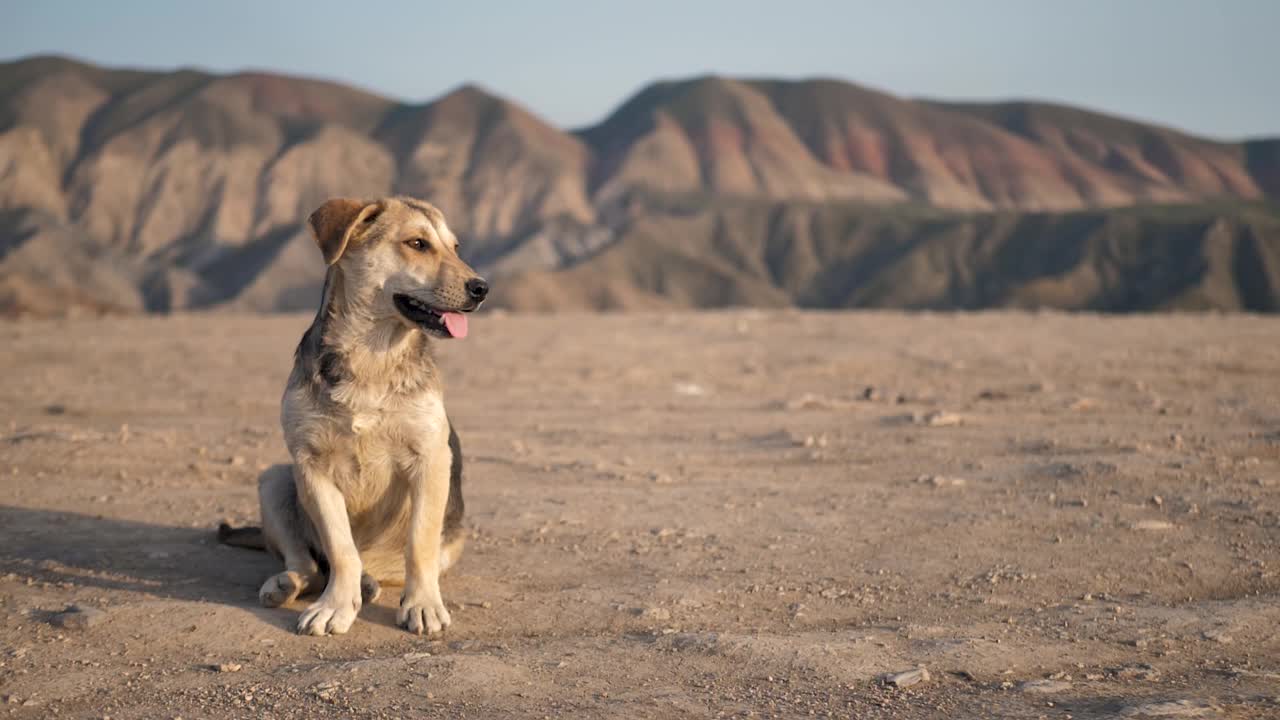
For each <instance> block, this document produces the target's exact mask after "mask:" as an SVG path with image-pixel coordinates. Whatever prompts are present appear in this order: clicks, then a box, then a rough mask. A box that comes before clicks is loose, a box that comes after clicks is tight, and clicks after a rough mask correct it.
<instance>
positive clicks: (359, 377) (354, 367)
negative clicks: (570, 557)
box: [313, 266, 438, 390]
mask: <svg viewBox="0 0 1280 720" xmlns="http://www.w3.org/2000/svg"><path fill="white" fill-rule="evenodd" d="M378 292H379V291H378V290H376V289H373V288H368V289H365V290H364V291H356V290H355V289H353V287H352V286H351V284H349V283H346V282H344V280H343V275H342V271H341V270H340V269H339V268H337V267H336V266H335V267H332V268H330V269H329V272H328V275H327V276H326V278H325V289H324V296H323V298H322V300H321V305H320V311H319V313H317V315H316V321H315V323H314V325H313V331H316V332H318V333H319V335H318V337H319V341H320V342H319V346H320V347H319V348H318V349H319V355H320V357H324V356H325V355H326V354H332V355H336V356H337V360H338V362H339V363H340V364H341V367H340V368H337V369H336V372H335V373H334V374H335V375H337V376H339V377H341V378H342V379H343V380H346V381H347V382H357V381H366V380H367V381H368V382H372V383H377V384H386V385H389V386H394V388H398V389H403V390H413V389H416V388H417V387H419V386H421V385H424V384H426V382H432V381H434V382H438V379H437V378H436V375H437V373H436V367H435V359H434V357H433V353H432V342H431V339H430V338H428V337H427V335H426V334H425V333H423V332H422V331H421V330H417V329H414V328H410V327H407V326H406V325H405V323H404V322H403V321H402V320H401V319H400V318H399V317H396V316H394V315H393V316H387V315H385V314H381V313H379V312H378V310H377V308H376V302H375V301H376V299H377V293H378ZM321 364H322V367H321V368H320V370H321V372H324V371H325V370H326V368H324V367H323V364H324V361H323V360H322V361H321ZM326 379H327V380H330V381H332V380H333V379H334V378H326ZM388 389H391V388H388Z"/></svg>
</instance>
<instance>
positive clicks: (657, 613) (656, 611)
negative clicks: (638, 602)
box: [640, 607, 671, 620]
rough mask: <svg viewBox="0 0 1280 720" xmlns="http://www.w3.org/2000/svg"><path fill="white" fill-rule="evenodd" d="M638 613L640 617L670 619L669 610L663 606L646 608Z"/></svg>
mask: <svg viewBox="0 0 1280 720" xmlns="http://www.w3.org/2000/svg"><path fill="white" fill-rule="evenodd" d="M640 614H641V616H642V617H646V618H648V619H650V620H670V619H671V611H670V610H668V609H666V608H664V607H651V608H646V609H645V610H644V611H643V612H641V613H640Z"/></svg>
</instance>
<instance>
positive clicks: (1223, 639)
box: [1204, 630, 1235, 645]
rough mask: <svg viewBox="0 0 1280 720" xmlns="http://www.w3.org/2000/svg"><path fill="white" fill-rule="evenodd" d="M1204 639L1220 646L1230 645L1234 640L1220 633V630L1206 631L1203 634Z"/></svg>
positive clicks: (1223, 632) (1222, 632)
mask: <svg viewBox="0 0 1280 720" xmlns="http://www.w3.org/2000/svg"><path fill="white" fill-rule="evenodd" d="M1204 639H1205V640H1211V641H1213V642H1216V643H1221V644H1222V645H1230V644H1231V643H1233V642H1235V638H1233V637H1231V636H1230V635H1228V634H1227V633H1226V632H1225V631H1222V630H1206V631H1205V632H1204Z"/></svg>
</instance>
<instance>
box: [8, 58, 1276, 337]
mask: <svg viewBox="0 0 1280 720" xmlns="http://www.w3.org/2000/svg"><path fill="white" fill-rule="evenodd" d="M392 193H397V194H407V195H413V196H417V197H421V198H424V199H426V200H429V201H431V202H433V203H435V204H436V205H438V206H439V207H440V208H441V209H442V210H443V211H444V212H445V214H446V216H447V218H448V219H449V223H450V226H451V227H453V228H454V230H455V231H456V232H457V234H458V235H459V237H460V239H461V240H462V242H463V249H464V255H465V256H466V257H467V258H468V259H469V260H470V261H471V262H473V264H475V265H476V267H477V268H479V269H481V270H482V271H484V272H485V273H486V274H488V275H490V276H491V280H492V281H493V284H494V287H495V291H494V295H493V298H494V301H495V303H496V304H498V305H501V306H505V307H510V308H515V309H536V310H557V309H566V308H595V309H632V308H678V307H723V306H733V305H755V306H770V307H785V306H800V307H815V308H847V307H908V308H936V309H952V308H984V307H1057V308H1067V309H1087V310H1102V311H1130V310H1157V309H1214V308H1216V309H1224V310H1241V309H1243V310H1253V311H1276V310H1280V139H1257V140H1250V141H1244V142H1221V141H1216V140H1210V139H1205V138H1200V137H1195V136H1192V135H1190V134H1187V133H1183V132H1179V131H1177V130H1174V129H1170V128H1166V127H1161V126H1158V125H1154V124H1150V123H1143V122H1137V121H1133V120H1127V119H1122V118H1118V117H1113V116H1109V115H1105V114H1101V113H1096V112H1090V111H1087V110H1083V109H1079V108H1073V107H1067V106H1062V105H1054V104H1049V103H1039V102H1007V103H987V104H982V103H955V102H947V103H943V102H932V101H926V100H907V99H903V98H899V97H895V96H893V95H890V94H886V93H883V92H878V91H875V90H871V89H868V88H864V87H860V86H858V85H854V84H851V83H848V82H843V81H839V80H831V79H814V80H785V81H784V80H767V79H764V80H757V79H733V78H724V77H699V78H694V79H688V80H680V81H672V82H658V83H655V84H653V85H650V86H648V87H646V88H643V89H641V90H640V91H639V92H637V93H636V94H635V95H633V96H632V97H631V98H630V99H628V100H626V101H625V102H624V103H623V104H622V105H621V106H620V107H618V108H617V109H616V110H615V111H613V112H612V113H611V114H610V115H609V116H608V117H606V118H605V119H604V120H603V121H601V122H600V123H599V124H597V125H594V126H592V127H588V128H582V129H578V130H573V131H567V130H563V129H560V128H557V127H554V126H552V125H550V124H548V123H547V122H545V121H543V120H541V119H540V118H538V117H537V116H536V115H535V114H533V113H532V112H530V111H529V110H527V109H525V108H523V107H521V106H520V105H518V104H516V103H515V102H512V101H510V100H507V99H504V98H500V97H497V96H495V95H493V94H491V93H488V92H486V91H484V90H482V89H480V88H478V87H475V86H470V85H468V86H463V87H460V88H458V89H456V90H454V91H452V92H450V93H448V94H446V95H445V96H443V97H440V98H438V99H435V100H433V101H431V102H427V103H422V104H407V103H402V102H397V101H394V100H390V99H387V98H384V97H380V96H377V95H374V94H371V93H368V92H364V91H362V90H359V89H355V88H351V87H347V86H344V85H340V84H336V83H331V82H324V81H319V80H313V79H306V78H296V77H285V76H280V75H272V74H265V73H242V74H235V75H216V74H209V73H204V72H198V71H194V70H178V71H174V72H143V71H136V70H117V69H107V68H101V67H96V66H93V65H89V64H86V63H82V62H77V61H74V60H70V59H66V58H60V57H33V58H28V59H24V60H18V61H14V62H9V63H4V64H0V314H37V315H47V314H66V313H72V312H84V311H89V312H109V311H126V312H127V311H170V310H179V309H202V308H234V309H243V310H256V311H278V310H295V309H309V308H312V307H314V304H315V302H316V299H317V297H318V292H319V286H320V283H321V281H322V278H323V273H324V266H323V263H322V262H321V261H320V258H319V254H318V252H317V251H316V249H315V246H314V244H313V241H312V240H311V238H310V236H309V234H308V232H307V230H306V227H305V225H304V223H303V221H304V219H305V218H306V216H307V215H308V214H309V213H310V211H311V210H312V209H313V208H315V207H316V206H317V205H319V203H321V202H322V201H323V200H325V199H326V198H329V197H333V196H353V197H368V198H372V197H378V196H382V195H387V194H392Z"/></svg>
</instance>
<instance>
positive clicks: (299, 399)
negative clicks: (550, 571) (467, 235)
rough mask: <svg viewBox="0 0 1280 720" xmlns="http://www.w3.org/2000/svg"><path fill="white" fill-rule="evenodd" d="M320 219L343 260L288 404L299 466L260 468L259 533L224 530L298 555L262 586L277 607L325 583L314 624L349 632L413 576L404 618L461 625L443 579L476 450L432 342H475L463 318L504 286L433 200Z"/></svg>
mask: <svg viewBox="0 0 1280 720" xmlns="http://www.w3.org/2000/svg"><path fill="white" fill-rule="evenodd" d="M310 224H311V229H312V231H313V233H314V234H315V240H316V243H317V244H318V245H319V246H320V251H321V252H322V253H323V254H324V261H325V263H326V264H327V265H328V267H329V269H328V272H327V275H326V277H325V283H324V293H323V297H322V299H321V301H320V310H319V312H317V313H316V317H315V320H314V321H313V322H312V323H311V327H309V328H307V331H306V333H305V334H303V336H302V342H300V343H299V344H298V349H297V352H296V353H295V355H294V364H293V373H292V374H291V375H290V376H289V384H288V386H287V387H286V388H285V392H284V399H283V401H282V407H281V414H280V419H281V424H282V425H283V427H284V437H285V443H286V445H287V446H288V448H289V453H290V455H292V456H293V464H291V465H277V466H275V467H272V468H270V469H268V470H267V471H266V472H264V473H263V474H262V476H261V478H259V481H258V495H259V502H260V504H261V512H262V528H261V534H260V536H257V528H242V529H238V530H233V529H231V528H228V527H226V526H224V527H223V528H221V529H220V532H219V537H220V539H222V540H223V541H224V542H227V543H229V544H233V545H241V546H254V545H257V546H259V547H265V548H266V549H267V550H269V551H270V552H272V553H273V554H275V555H276V556H277V557H279V558H281V559H282V560H284V567H285V569H284V571H282V572H280V573H278V574H276V575H273V576H272V577H270V578H268V579H267V581H266V582H265V583H264V584H263V586H262V589H261V591H260V592H259V599H260V600H261V601H262V604H263V605H265V606H267V607H277V606H280V605H283V604H285V603H288V602H291V601H293V600H294V599H295V598H297V597H298V596H299V595H301V594H303V593H306V592H308V591H315V590H319V589H320V588H321V587H323V588H324V591H323V592H322V593H321V594H320V597H319V598H318V599H317V600H316V601H315V602H314V603H312V604H311V606H310V607H308V608H307V609H306V611H304V612H303V613H302V616H301V618H300V619H299V620H298V632H299V633H302V634H308V635H329V634H334V635H337V634H342V633H345V632H347V630H348V629H350V627H351V624H352V622H354V621H355V619H356V615H357V613H359V611H360V607H361V605H362V604H363V603H364V602H371V601H372V600H374V599H375V598H376V597H377V595H378V592H379V588H380V585H379V583H389V584H403V586H404V594H403V596H402V597H401V600H400V609H399V612H398V613H397V614H396V619H397V621H398V622H399V624H400V625H401V626H402V627H404V628H406V629H408V630H409V631H410V632H413V633H417V634H421V633H423V632H437V631H440V630H442V629H443V628H445V627H447V626H448V625H449V611H448V610H447V609H446V608H445V604H444V600H443V599H442V598H441V596H440V575H441V573H443V572H444V571H445V570H447V569H448V568H449V566H450V565H452V564H453V563H454V562H456V561H457V559H458V555H459V553H460V552H461V551H462V543H463V539H464V537H463V529H462V510H463V505H462V451H461V446H460V444H459V442H458V435H457V433H455V432H454V431H453V428H452V426H451V425H450V424H449V418H448V416H447V415H446V414H445V410H444V399H443V394H442V388H441V382H440V373H439V370H438V369H437V368H436V365H435V362H434V361H433V360H432V344H433V340H435V339H444V338H463V337H466V335H467V316H466V315H464V314H463V313H467V312H471V311H473V310H475V309H476V308H478V307H479V306H480V303H482V302H483V301H484V299H485V297H486V295H487V294H488V292H489V286H488V284H487V283H486V282H485V281H484V280H483V279H482V278H480V277H479V276H478V275H477V274H476V272H475V271H474V270H472V269H471V268H470V267H469V266H468V265H467V264H466V263H465V262H463V261H462V259H461V258H460V257H459V256H458V241H457V239H456V238H455V237H454V235H453V233H452V232H451V231H450V230H449V228H448V226H447V225H446V224H445V220H444V216H443V215H442V214H441V212H440V211H439V210H437V209H436V208H435V207H433V206H432V205H429V204H427V203H425V202H422V201H419V200H414V199H412V198H406V197H394V198H387V199H384V200H379V201H376V202H361V201H356V200H349V199H343V198H338V199H333V200H329V201H327V202H325V203H324V204H323V205H321V206H320V208H319V209H317V210H316V211H315V212H314V213H312V214H311V217H310ZM255 536H257V538H256V539H255Z"/></svg>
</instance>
